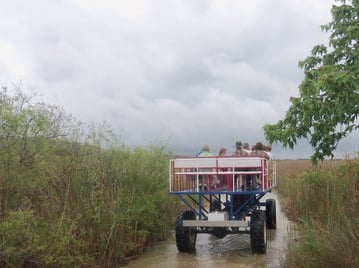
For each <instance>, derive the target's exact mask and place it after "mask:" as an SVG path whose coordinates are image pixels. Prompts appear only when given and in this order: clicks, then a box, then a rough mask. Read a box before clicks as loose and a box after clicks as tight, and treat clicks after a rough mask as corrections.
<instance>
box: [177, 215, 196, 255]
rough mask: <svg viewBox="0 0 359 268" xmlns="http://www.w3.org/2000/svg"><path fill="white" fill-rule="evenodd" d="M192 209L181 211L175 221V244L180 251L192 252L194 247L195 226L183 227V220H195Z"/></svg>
mask: <svg viewBox="0 0 359 268" xmlns="http://www.w3.org/2000/svg"><path fill="white" fill-rule="evenodd" d="M195 219H196V215H195V214H194V213H193V211H190V210H187V211H184V212H182V213H181V214H180V215H179V216H178V217H177V221H176V245H177V249H178V251H180V252H192V251H194V249H195V245H196V239H197V233H196V229H195V227H184V226H183V221H184V220H195Z"/></svg>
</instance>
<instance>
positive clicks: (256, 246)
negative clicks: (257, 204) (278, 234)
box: [250, 210, 267, 254]
mask: <svg viewBox="0 0 359 268" xmlns="http://www.w3.org/2000/svg"><path fill="white" fill-rule="evenodd" d="M266 230H267V228H266V214H265V211H263V210H255V211H254V212H253V213H252V215H251V222H250V241H251V250H252V253H259V254H265V253H266V251H267V239H266V237H267V234H266Z"/></svg>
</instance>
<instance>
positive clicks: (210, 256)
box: [126, 193, 290, 268]
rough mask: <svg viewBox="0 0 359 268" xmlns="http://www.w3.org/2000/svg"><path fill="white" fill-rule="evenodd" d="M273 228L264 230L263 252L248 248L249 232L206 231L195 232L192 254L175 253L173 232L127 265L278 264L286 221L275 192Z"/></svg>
mask: <svg viewBox="0 0 359 268" xmlns="http://www.w3.org/2000/svg"><path fill="white" fill-rule="evenodd" d="M267 198H274V199H276V200H277V201H276V205H277V229H275V230H268V244H267V254H264V255H253V254H252V253H251V250H250V241H249V235H247V234H235V235H234V234H233V235H227V236H225V237H224V238H222V239H218V238H216V237H214V236H212V235H209V234H198V235H197V242H196V251H195V252H194V253H191V254H188V253H179V252H178V251H177V248H176V241H175V234H174V233H173V235H172V236H171V237H170V238H169V239H168V240H166V241H163V242H160V243H158V244H157V245H155V246H152V247H149V248H147V249H146V250H145V253H144V254H143V255H141V256H140V257H139V258H138V259H136V260H132V261H131V262H130V263H129V264H128V265H126V267H128V268H152V267H153V268H159V267H164V268H167V267H170V268H182V267H186V268H192V267H216V268H219V267H225V268H229V267H236V268H238V267H239V268H241V267H281V264H282V263H283V259H284V257H285V251H286V245H287V241H288V235H289V229H290V228H289V227H290V222H289V221H288V219H287V218H286V217H285V215H284V214H283V212H282V211H281V207H280V203H279V201H278V199H277V196H276V194H274V193H271V194H267V195H265V196H264V199H267Z"/></svg>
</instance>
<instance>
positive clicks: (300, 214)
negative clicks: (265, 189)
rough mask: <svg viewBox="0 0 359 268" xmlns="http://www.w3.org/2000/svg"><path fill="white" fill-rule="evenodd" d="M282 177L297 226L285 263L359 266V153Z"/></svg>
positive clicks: (280, 187)
mask: <svg viewBox="0 0 359 268" xmlns="http://www.w3.org/2000/svg"><path fill="white" fill-rule="evenodd" d="M279 176H280V175H279ZM279 182H280V183H279V185H278V190H279V193H280V196H281V198H282V203H284V204H285V207H286V208H287V211H288V212H289V213H290V217H291V218H292V219H295V220H296V221H297V222H298V225H297V227H298V229H299V232H298V233H299V239H298V240H294V241H292V242H291V243H290V245H289V252H288V254H287V258H286V263H285V267H359V244H358V242H357V241H359V217H358V211H359V159H347V160H343V161H340V162H336V165H332V164H331V163H330V164H329V165H328V162H327V163H326V164H322V165H319V166H316V167H311V168H309V169H308V170H307V171H305V172H302V173H297V175H296V176H286V177H280V178H279Z"/></svg>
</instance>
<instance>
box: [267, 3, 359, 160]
mask: <svg viewBox="0 0 359 268" xmlns="http://www.w3.org/2000/svg"><path fill="white" fill-rule="evenodd" d="M336 2H339V4H335V5H333V7H332V9H331V14H332V21H331V22H330V23H328V24H326V25H324V26H321V27H322V31H325V32H329V33H330V37H329V46H328V47H327V46H325V45H317V46H315V47H314V48H313V49H312V51H311V55H310V56H309V57H307V58H306V59H305V60H303V61H300V62H299V67H300V68H302V69H303V70H304V75H305V76H304V79H303V81H302V82H301V84H300V85H299V93H300V96H299V97H296V98H294V97H292V98H291V99H290V101H291V105H290V107H289V109H288V111H287V112H286V114H285V117H284V119H282V120H279V121H278V122H277V123H276V124H273V125H271V124H266V125H265V126H264V132H265V136H266V139H267V140H268V141H269V142H270V143H274V142H276V143H278V142H279V143H281V144H282V145H283V146H284V147H289V148H291V149H293V148H294V146H295V145H296V144H297V142H298V140H299V139H308V140H309V143H310V144H311V146H312V147H313V148H314V154H313V155H312V160H313V161H314V162H316V161H318V160H323V159H324V158H325V157H327V156H329V157H333V156H334V155H333V152H334V150H335V149H336V147H337V145H338V142H339V141H340V140H341V139H343V138H344V137H346V136H347V135H348V134H350V133H351V132H353V131H355V130H357V129H358V128H359V122H358V120H357V117H358V114H359V59H358V58H359V1H358V0H352V1H348V0H336Z"/></svg>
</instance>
